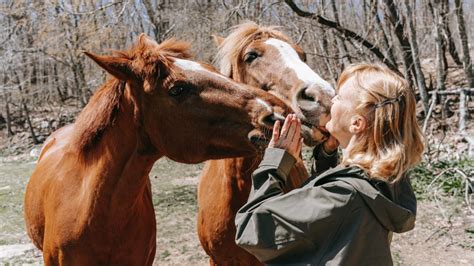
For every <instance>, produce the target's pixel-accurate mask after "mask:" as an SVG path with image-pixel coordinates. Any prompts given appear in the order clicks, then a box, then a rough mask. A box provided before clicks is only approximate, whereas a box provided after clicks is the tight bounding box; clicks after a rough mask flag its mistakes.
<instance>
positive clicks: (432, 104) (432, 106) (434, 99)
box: [422, 93, 438, 134]
mask: <svg viewBox="0 0 474 266" xmlns="http://www.w3.org/2000/svg"><path fill="white" fill-rule="evenodd" d="M437 98H438V94H437V93H435V94H434V95H433V98H432V99H431V101H432V102H431V106H430V109H428V114H426V118H425V122H424V123H423V129H422V132H423V134H425V133H426V127H427V126H428V120H429V119H430V116H431V113H432V112H433V109H434V106H435V104H436V101H437Z"/></svg>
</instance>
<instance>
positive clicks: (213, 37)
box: [212, 34, 225, 47]
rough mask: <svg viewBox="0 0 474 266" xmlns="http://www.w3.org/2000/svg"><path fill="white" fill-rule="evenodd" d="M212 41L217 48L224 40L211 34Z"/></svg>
mask: <svg viewBox="0 0 474 266" xmlns="http://www.w3.org/2000/svg"><path fill="white" fill-rule="evenodd" d="M212 39H213V40H214V43H215V44H216V45H217V46H218V47H219V46H221V44H222V43H223V42H224V40H225V38H223V37H221V36H219V35H215V34H212Z"/></svg>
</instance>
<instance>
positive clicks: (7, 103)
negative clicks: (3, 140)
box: [5, 93, 14, 138]
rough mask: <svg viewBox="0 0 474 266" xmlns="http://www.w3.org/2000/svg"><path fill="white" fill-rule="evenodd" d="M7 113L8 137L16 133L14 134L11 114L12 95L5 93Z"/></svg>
mask: <svg viewBox="0 0 474 266" xmlns="http://www.w3.org/2000/svg"><path fill="white" fill-rule="evenodd" d="M5 113H6V117H5V119H6V120H7V121H6V123H7V137H9V138H10V137H12V136H13V135H14V134H13V130H12V118H11V114H10V96H9V95H8V93H5Z"/></svg>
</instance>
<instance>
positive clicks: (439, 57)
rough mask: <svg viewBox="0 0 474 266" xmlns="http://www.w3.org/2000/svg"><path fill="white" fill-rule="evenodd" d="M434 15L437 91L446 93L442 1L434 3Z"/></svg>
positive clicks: (436, 0) (438, 0)
mask: <svg viewBox="0 0 474 266" xmlns="http://www.w3.org/2000/svg"><path fill="white" fill-rule="evenodd" d="M432 8H433V14H434V39H435V45H436V83H437V90H438V91H444V90H445V88H446V86H445V81H446V72H445V66H444V63H445V61H444V58H443V57H444V51H443V39H442V35H441V27H442V23H443V20H442V18H441V12H440V0H434V1H433V5H432Z"/></svg>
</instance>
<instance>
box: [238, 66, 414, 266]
mask: <svg viewBox="0 0 474 266" xmlns="http://www.w3.org/2000/svg"><path fill="white" fill-rule="evenodd" d="M337 88H338V90H337V91H338V93H337V95H336V96H335V97H334V99H333V106H332V108H331V120H330V121H329V122H328V123H327V125H326V129H327V130H328V131H329V132H330V133H331V135H332V136H333V137H335V138H336V139H337V141H338V142H339V143H340V146H341V148H342V150H343V156H342V163H341V164H339V165H338V166H337V167H335V168H332V169H330V170H328V171H325V172H323V173H322V174H320V175H319V176H312V177H311V178H310V179H309V180H308V181H307V182H306V184H305V185H303V186H302V187H301V188H298V189H295V190H293V191H291V192H289V193H287V194H284V193H283V187H284V186H285V183H286V178H287V174H288V172H289V170H290V169H291V167H292V166H293V164H294V162H295V157H296V156H298V154H299V152H300V149H301V140H300V138H301V137H300V126H301V122H300V121H299V120H298V119H297V118H296V116H294V115H289V116H288V117H287V118H286V121H285V123H284V124H283V126H282V129H281V132H280V124H279V123H276V124H275V127H274V132H273V137H272V140H271V142H270V145H269V148H267V150H266V152H265V157H264V160H263V161H262V163H261V164H260V167H259V168H258V169H257V170H256V171H255V172H254V174H253V188H252V192H251V194H250V196H249V199H248V202H247V204H246V205H244V206H243V207H242V208H241V209H240V210H239V212H238V214H237V216H236V225H237V235H236V242H237V244H238V245H239V246H241V247H242V248H245V249H246V250H247V251H249V252H250V253H252V254H253V255H255V256H256V257H257V258H258V259H259V260H260V261H262V262H264V263H266V264H288V263H291V264H306V265H308V264H309V265H326V264H329V265H391V264H393V262H392V258H391V253H390V239H391V233H392V232H397V233H401V232H406V231H409V230H411V229H413V227H414V224H415V216H416V199H415V195H414V193H413V191H412V188H411V186H410V183H409V177H408V175H407V171H408V170H409V169H410V168H411V167H413V166H414V165H415V164H416V163H417V162H419V161H420V159H421V155H422V152H423V137H422V135H421V131H420V129H419V126H418V124H417V123H416V118H415V104H416V102H415V97H414V95H413V92H412V91H411V89H410V88H409V87H408V84H407V82H406V81H405V80H404V79H403V78H402V77H400V76H398V75H397V74H395V73H393V72H392V71H390V70H389V69H387V68H386V67H383V66H380V65H372V64H359V65H353V66H350V67H348V68H347V69H346V70H344V72H343V73H342V74H341V77H340V79H339V81H338V84H337Z"/></svg>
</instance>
